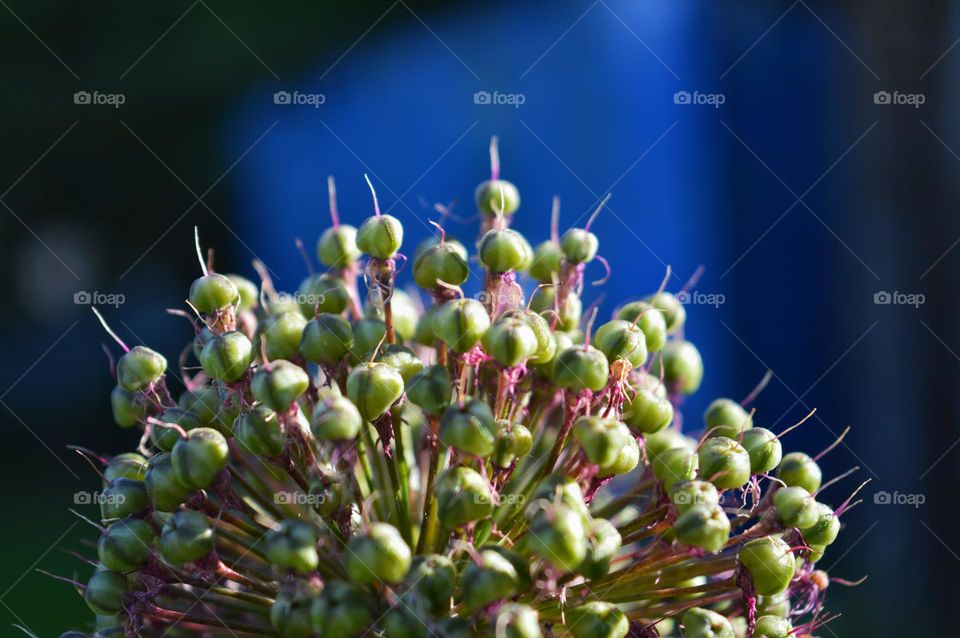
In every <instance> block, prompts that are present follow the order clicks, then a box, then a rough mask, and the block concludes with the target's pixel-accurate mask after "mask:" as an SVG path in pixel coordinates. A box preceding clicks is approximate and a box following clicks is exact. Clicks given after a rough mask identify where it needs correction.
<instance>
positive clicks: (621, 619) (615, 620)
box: [566, 600, 630, 638]
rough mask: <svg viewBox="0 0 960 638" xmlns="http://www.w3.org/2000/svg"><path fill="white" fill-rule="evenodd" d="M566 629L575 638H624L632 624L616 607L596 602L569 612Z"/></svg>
mask: <svg viewBox="0 0 960 638" xmlns="http://www.w3.org/2000/svg"><path fill="white" fill-rule="evenodd" d="M566 627H567V628H568V629H569V630H570V633H571V634H573V638H624V637H625V636H626V635H627V632H628V631H630V622H629V621H628V620H627V617H626V615H625V614H624V613H623V612H622V611H620V610H619V609H618V608H617V606H616V605H611V604H610V603H605V602H602V601H599V600H594V601H591V602H588V603H584V604H582V605H580V606H578V607H574V608H573V609H571V610H570V611H568V612H567V624H566Z"/></svg>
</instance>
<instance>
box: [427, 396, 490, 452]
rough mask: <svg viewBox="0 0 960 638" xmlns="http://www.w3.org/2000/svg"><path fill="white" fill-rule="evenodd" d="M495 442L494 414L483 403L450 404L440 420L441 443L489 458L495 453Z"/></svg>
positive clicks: (476, 401)
mask: <svg viewBox="0 0 960 638" xmlns="http://www.w3.org/2000/svg"><path fill="white" fill-rule="evenodd" d="M495 440H496V423H495V422H494V419H493V412H492V411H491V410H490V406H489V405H487V404H486V403H485V402H483V401H479V400H477V399H471V400H469V401H467V402H466V403H465V404H463V405H462V406H461V405H451V406H450V407H449V408H447V410H446V412H444V413H443V417H442V418H441V419H440V441H442V442H443V444H444V445H448V446H450V447H454V448H457V449H458V450H460V451H462V452H464V453H466V454H471V455H473V456H480V457H484V458H486V457H488V456H490V455H491V454H492V453H493V449H494V442H495Z"/></svg>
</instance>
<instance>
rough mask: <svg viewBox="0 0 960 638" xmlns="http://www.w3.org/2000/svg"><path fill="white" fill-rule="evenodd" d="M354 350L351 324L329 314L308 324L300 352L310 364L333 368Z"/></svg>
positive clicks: (304, 331) (323, 314) (301, 341)
mask: <svg viewBox="0 0 960 638" xmlns="http://www.w3.org/2000/svg"><path fill="white" fill-rule="evenodd" d="M352 348H353V330H352V329H351V328H350V322H349V321H347V320H346V319H344V318H343V317H341V316H340V315H333V314H330V313H328V312H325V313H322V314H319V315H317V317H316V318H315V319H311V320H310V321H309V322H307V325H306V327H304V329H303V335H302V337H301V339H300V352H302V353H303V356H304V357H306V359H307V361H309V362H310V363H320V364H323V365H327V366H333V365H336V364H338V363H340V361H341V360H342V359H343V358H344V357H345V356H346V355H347V353H349V352H350V350H351V349H352Z"/></svg>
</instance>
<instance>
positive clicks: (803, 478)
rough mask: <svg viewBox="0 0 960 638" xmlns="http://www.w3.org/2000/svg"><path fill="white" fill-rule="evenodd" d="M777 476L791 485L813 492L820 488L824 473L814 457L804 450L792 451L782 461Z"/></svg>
mask: <svg viewBox="0 0 960 638" xmlns="http://www.w3.org/2000/svg"><path fill="white" fill-rule="evenodd" d="M777 478H779V479H780V480H781V481H783V482H784V483H786V484H787V485H788V486H790V487H802V488H803V489H805V490H807V491H808V492H810V493H811V494H813V493H814V492H816V491H817V490H819V489H820V482H821V481H822V480H823V474H822V473H821V472H820V466H819V465H817V462H816V461H814V460H813V459H812V458H810V457H809V456H807V455H806V454H804V453H803V452H791V453H790V454H787V455H786V456H784V457H783V460H782V461H781V462H780V468H779V469H778V470H777Z"/></svg>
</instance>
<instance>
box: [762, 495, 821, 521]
mask: <svg viewBox="0 0 960 638" xmlns="http://www.w3.org/2000/svg"><path fill="white" fill-rule="evenodd" d="M773 505H774V507H776V508H777V520H778V521H779V522H780V524H781V525H783V526H784V527H796V528H799V529H806V528H808V527H813V526H814V525H815V524H816V523H817V519H818V514H819V511H818V510H817V501H816V500H815V499H814V498H813V497H812V496H810V493H809V492H807V490H805V489H803V488H802V487H784V488H781V489H779V490H777V491H776V493H775V494H774V495H773Z"/></svg>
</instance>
